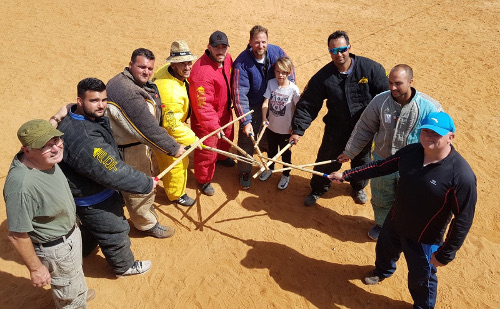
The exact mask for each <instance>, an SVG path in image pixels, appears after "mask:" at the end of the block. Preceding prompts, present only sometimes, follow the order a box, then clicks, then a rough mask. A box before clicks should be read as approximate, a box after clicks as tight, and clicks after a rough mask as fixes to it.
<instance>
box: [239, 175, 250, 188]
mask: <svg viewBox="0 0 500 309" xmlns="http://www.w3.org/2000/svg"><path fill="white" fill-rule="evenodd" d="M240 185H241V188H242V189H243V190H247V189H249V188H250V173H241V174H240Z"/></svg>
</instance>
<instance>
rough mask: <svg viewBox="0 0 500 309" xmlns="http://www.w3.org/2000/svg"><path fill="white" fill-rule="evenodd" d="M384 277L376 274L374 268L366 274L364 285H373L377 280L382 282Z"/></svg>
mask: <svg viewBox="0 0 500 309" xmlns="http://www.w3.org/2000/svg"><path fill="white" fill-rule="evenodd" d="M384 279H385V278H383V277H379V276H378V275H376V274H375V270H373V271H371V272H370V273H369V274H368V275H366V277H365V280H363V281H364V283H365V284H366V285H375V284H377V283H379V282H382V280H384Z"/></svg>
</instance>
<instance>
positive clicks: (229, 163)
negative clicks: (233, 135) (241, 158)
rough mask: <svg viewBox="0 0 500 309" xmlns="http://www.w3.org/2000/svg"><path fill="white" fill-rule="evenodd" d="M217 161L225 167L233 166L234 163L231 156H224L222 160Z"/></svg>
mask: <svg viewBox="0 0 500 309" xmlns="http://www.w3.org/2000/svg"><path fill="white" fill-rule="evenodd" d="M217 163H219V164H222V165H223V166H225V167H233V166H235V165H236V162H234V160H233V159H231V158H225V159H224V160H217Z"/></svg>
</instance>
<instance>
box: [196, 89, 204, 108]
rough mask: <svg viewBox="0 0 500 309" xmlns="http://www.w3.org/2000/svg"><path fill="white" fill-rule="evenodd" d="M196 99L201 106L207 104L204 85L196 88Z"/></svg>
mask: <svg viewBox="0 0 500 309" xmlns="http://www.w3.org/2000/svg"><path fill="white" fill-rule="evenodd" d="M196 101H197V102H198V106H199V107H200V108H203V106H205V104H206V102H205V101H206V96H205V88H203V87H202V86H200V87H198V89H196Z"/></svg>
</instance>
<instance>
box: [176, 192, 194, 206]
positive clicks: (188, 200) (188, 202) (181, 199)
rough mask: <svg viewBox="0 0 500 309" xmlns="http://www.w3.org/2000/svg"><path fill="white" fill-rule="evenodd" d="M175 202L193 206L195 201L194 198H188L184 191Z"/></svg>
mask: <svg viewBox="0 0 500 309" xmlns="http://www.w3.org/2000/svg"><path fill="white" fill-rule="evenodd" d="M176 203H177V204H179V205H182V206H187V207H189V206H193V205H194V203H195V200H194V199H192V198H190V197H189V196H188V195H187V194H186V193H184V195H183V196H181V197H179V199H178V200H177V201H176Z"/></svg>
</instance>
